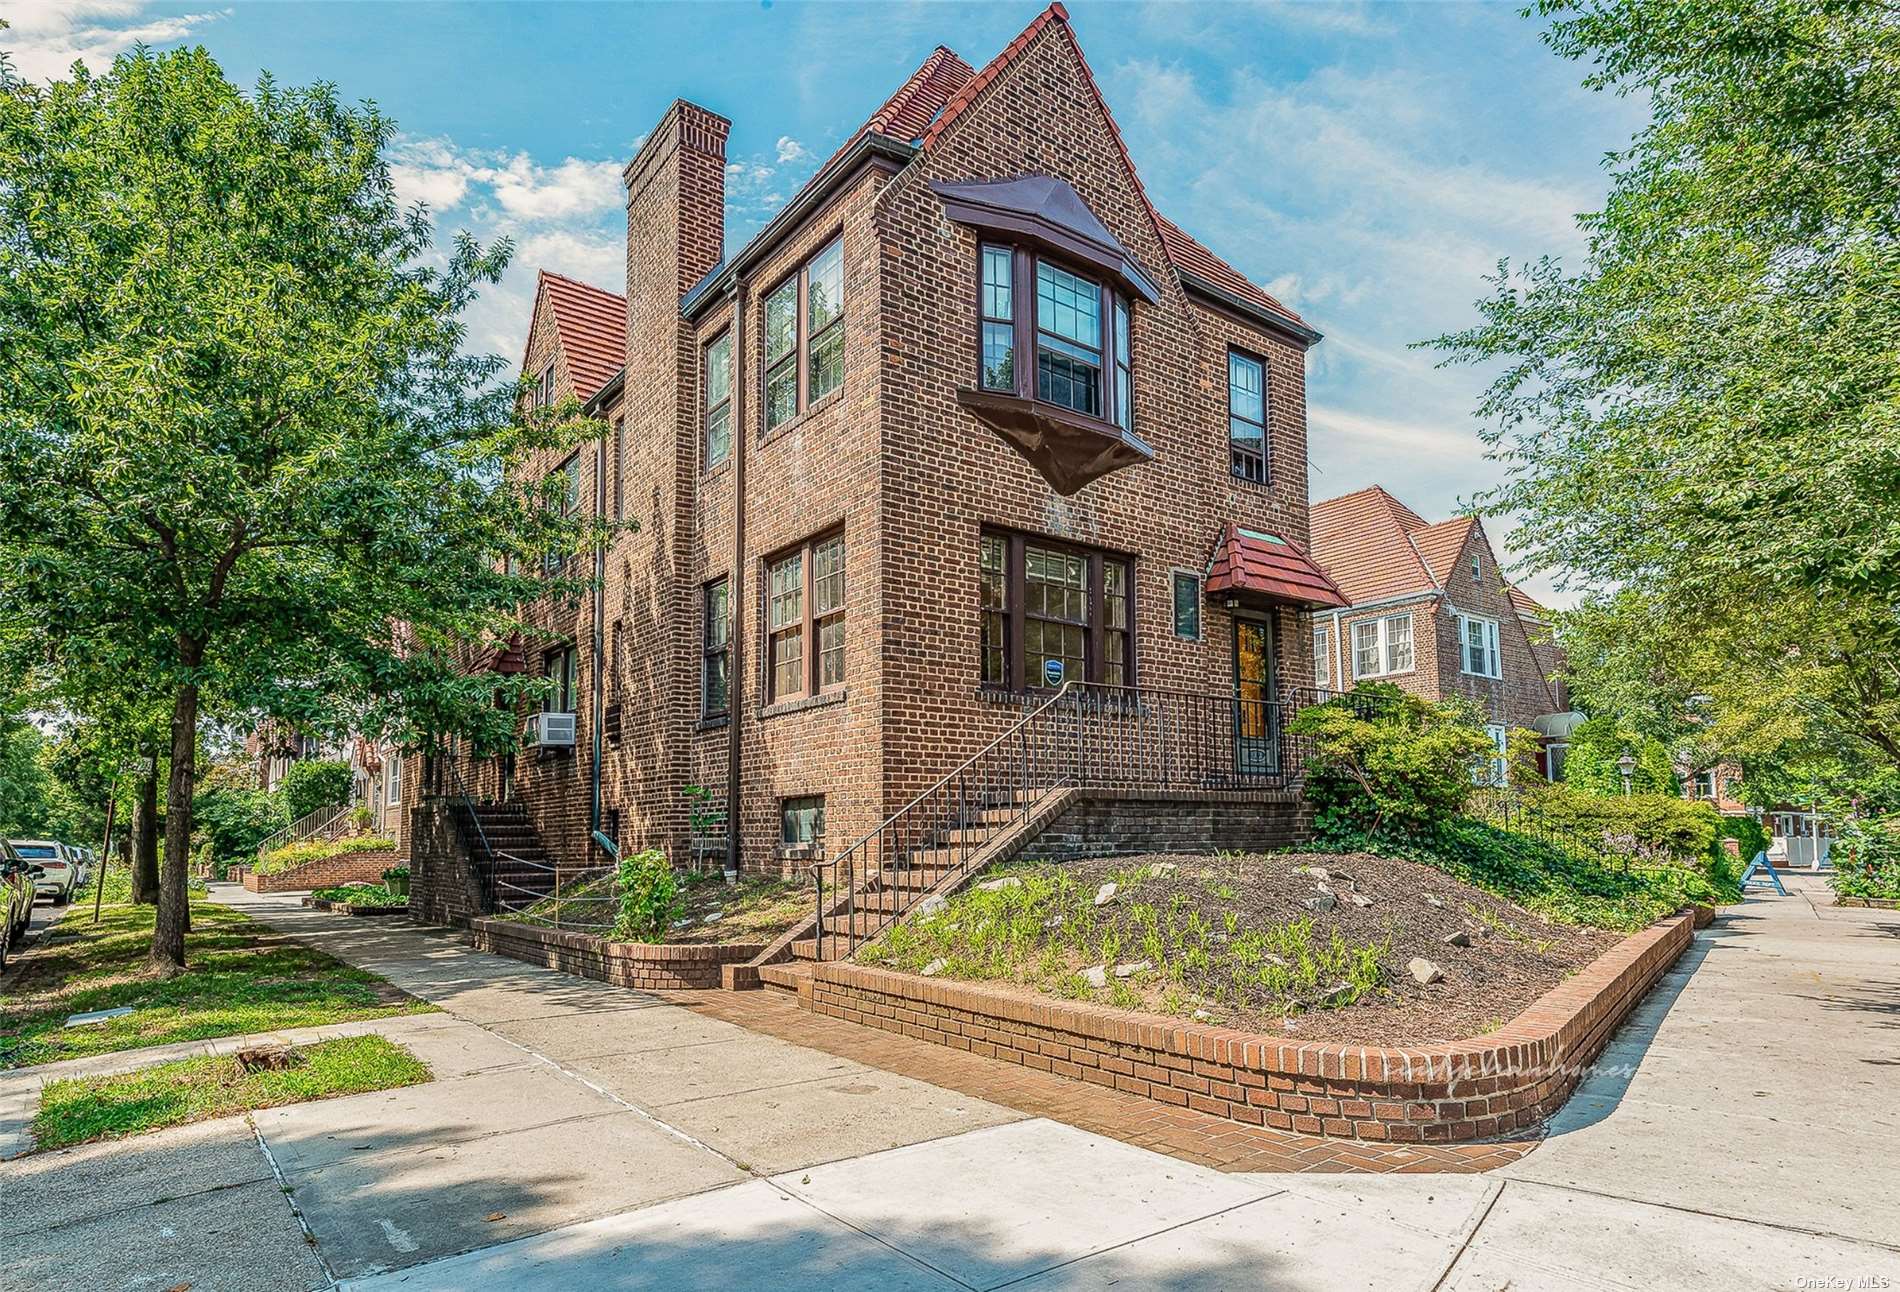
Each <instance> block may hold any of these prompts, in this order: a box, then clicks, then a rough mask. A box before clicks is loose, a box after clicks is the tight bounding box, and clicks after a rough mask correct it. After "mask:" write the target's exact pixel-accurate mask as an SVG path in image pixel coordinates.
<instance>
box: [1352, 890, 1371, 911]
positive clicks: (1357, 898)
mask: <svg viewBox="0 0 1900 1292" xmlns="http://www.w3.org/2000/svg"><path fill="white" fill-rule="evenodd" d="M1346 900H1347V901H1349V902H1351V903H1352V904H1353V905H1354V906H1357V907H1359V908H1360V909H1361V910H1364V909H1365V908H1366V907H1368V906H1370V905H1372V899H1371V898H1370V897H1367V896H1366V895H1365V894H1364V893H1347V894H1346Z"/></svg>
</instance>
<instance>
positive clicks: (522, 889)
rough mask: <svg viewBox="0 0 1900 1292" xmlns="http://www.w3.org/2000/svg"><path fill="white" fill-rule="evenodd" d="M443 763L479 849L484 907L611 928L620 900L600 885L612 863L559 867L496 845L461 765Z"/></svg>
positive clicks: (557, 923)
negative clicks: (463, 774)
mask: <svg viewBox="0 0 1900 1292" xmlns="http://www.w3.org/2000/svg"><path fill="white" fill-rule="evenodd" d="M442 761H443V762H444V763H446V764H447V766H448V769H449V775H450V776H451V777H452V778H453V779H454V782H455V792H454V794H453V795H452V797H453V798H454V799H455V800H456V808H457V812H458V815H459V816H460V818H461V820H462V822H463V828H464V829H465V830H472V831H473V832H474V842H476V843H478V844H479V845H480V847H481V856H480V858H478V859H477V865H476V868H475V869H476V874H477V876H478V878H479V879H480V881H481V886H482V908H483V910H485V911H487V912H489V913H491V914H495V913H502V914H506V915H508V916H510V917H512V918H515V919H520V920H525V921H527V922H529V923H533V924H542V925H546V926H547V927H549V928H554V929H573V930H576V931H582V932H589V933H599V932H604V931H607V930H611V929H612V928H613V926H614V924H615V922H616V916H617V915H618V912H617V910H616V909H615V907H616V905H617V900H618V899H617V898H616V897H615V896H614V894H613V893H612V892H611V891H610V890H607V889H606V888H605V887H604V884H605V881H606V880H608V879H609V878H610V877H611V876H612V874H613V871H612V869H611V868H610V867H603V866H563V865H560V864H558V863H555V862H545V861H537V860H535V859H534V858H532V857H524V856H522V855H521V854H519V853H516V852H510V851H508V850H507V849H505V848H499V847H497V846H496V845H495V841H494V840H493V839H492V838H490V837H489V834H488V831H487V829H486V828H485V827H484V826H483V825H482V815H481V813H480V811H478V810H477V808H476V805H475V800H474V797H473V796H472V795H471V794H470V793H469V789H468V783H467V782H466V781H465V780H463V779H462V769H461V768H460V767H459V766H458V765H457V764H456V760H455V759H453V758H444V759H443V760H442Z"/></svg>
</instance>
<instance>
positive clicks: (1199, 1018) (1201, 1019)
mask: <svg viewBox="0 0 1900 1292" xmlns="http://www.w3.org/2000/svg"><path fill="white" fill-rule="evenodd" d="M1212 1017H1214V1016H1213V1015H1212V1014H1210V1013H1208V1012H1207V1011H1206V1010H1204V1009H1197V1010H1195V1011H1194V1021H1195V1022H1197V1023H1205V1022H1206V1021H1207V1020H1208V1019H1210V1018H1212Z"/></svg>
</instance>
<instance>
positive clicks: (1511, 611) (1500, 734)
mask: <svg viewBox="0 0 1900 1292" xmlns="http://www.w3.org/2000/svg"><path fill="white" fill-rule="evenodd" d="M1312 553H1313V558H1314V559H1315V560H1316V561H1317V562H1318V563H1319V565H1320V567H1321V568H1322V569H1323V570H1325V571H1326V573H1327V574H1328V575H1329V576H1330V577H1331V578H1332V580H1333V582H1334V583H1335V584H1336V585H1338V587H1339V590H1340V592H1341V593H1342V594H1344V596H1345V598H1346V601H1347V603H1348V604H1346V605H1344V606H1340V607H1335V608H1333V609H1331V610H1327V611H1324V612H1320V613H1315V614H1313V615H1312V616H1310V618H1309V623H1308V627H1309V630H1310V632H1311V636H1312V649H1313V653H1314V657H1315V672H1316V678H1317V681H1318V683H1319V685H1321V686H1330V687H1336V688H1339V689H1342V690H1343V689H1346V688H1349V687H1351V686H1353V685H1355V684H1356V683H1359V682H1363V681H1368V680H1373V679H1377V680H1381V681H1387V682H1391V683H1394V684H1395V685H1397V686H1399V687H1402V688H1403V689H1405V690H1407V691H1410V692H1412V693H1413V694H1415V695H1420V696H1423V697H1425V698H1426V699H1429V700H1442V699H1445V698H1446V697H1448V696H1453V695H1462V696H1466V697H1469V698H1470V699H1473V700H1476V701H1477V702H1478V703H1479V704H1480V705H1481V706H1483V708H1484V711H1485V715H1486V719H1487V728H1488V730H1489V731H1490V733H1491V735H1492V738H1493V740H1494V741H1496V742H1498V745H1499V749H1500V751H1501V750H1502V748H1503V741H1504V735H1505V733H1506V732H1507V731H1509V730H1511V729H1512V728H1517V727H1523V728H1528V729H1530V730H1533V731H1536V732H1538V733H1539V734H1540V735H1542V736H1544V737H1545V738H1546V739H1545V741H1544V748H1543V749H1542V750H1541V751H1540V755H1539V757H1540V760H1541V764H1542V766H1543V769H1544V772H1545V774H1546V775H1547V776H1550V777H1551V779H1553V780H1555V779H1558V778H1559V777H1561V775H1562V770H1563V766H1562V765H1563V750H1564V748H1565V746H1564V742H1563V737H1564V736H1566V735H1568V734H1569V731H1570V730H1571V727H1572V725H1574V720H1575V717H1576V715H1573V714H1571V713H1570V712H1569V708H1570V706H1569V697H1568V695H1567V694H1566V691H1565V687H1564V683H1563V678H1562V674H1563V667H1564V659H1563V652H1562V651H1561V649H1560V648H1559V647H1558V645H1557V643H1556V641H1555V639H1554V638H1553V637H1552V634H1551V631H1550V625H1549V622H1548V618H1547V615H1546V613H1545V611H1544V609H1543V607H1542V606H1540V605H1538V604H1537V602H1536V601H1535V600H1534V599H1532V598H1531V596H1530V595H1529V594H1528V593H1526V592H1525V591H1524V590H1523V589H1522V588H1519V587H1517V586H1516V585H1515V584H1513V583H1512V582H1511V581H1510V580H1509V579H1507V578H1506V577H1505V576H1504V571H1503V568H1502V567H1501V566H1500V565H1499V564H1498V559H1497V554H1496V553H1495V552H1494V551H1493V550H1492V547H1491V540H1490V538H1489V537H1488V536H1487V535H1486V533H1485V529H1484V522H1483V521H1482V520H1481V519H1479V518H1478V517H1476V516H1455V517H1453V518H1452V519H1450V520H1442V521H1438V522H1437V523H1435V524H1427V523H1426V521H1425V520H1424V518H1423V517H1421V516H1420V515H1419V514H1418V513H1417V512H1415V511H1413V510H1412V509H1411V508H1410V507H1407V506H1406V505H1405V504H1404V503H1402V502H1400V501H1399V500H1398V499H1397V498H1395V497H1393V496H1392V495H1391V494H1390V493H1388V492H1387V491H1386V490H1385V489H1384V488H1382V487H1380V486H1378V485H1374V486H1372V487H1370V488H1367V489H1361V490H1359V491H1358V492H1356V493H1349V494H1346V495H1344V496H1343V497H1339V498H1328V499H1326V500H1324V501H1322V502H1316V503H1314V504H1313V508H1312ZM1492 773H1493V775H1494V776H1501V775H1502V763H1501V762H1498V763H1494V764H1493V768H1492Z"/></svg>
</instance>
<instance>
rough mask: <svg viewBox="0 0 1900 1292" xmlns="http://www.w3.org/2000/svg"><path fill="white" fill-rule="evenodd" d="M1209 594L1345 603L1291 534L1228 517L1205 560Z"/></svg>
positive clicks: (1317, 603) (1312, 603)
mask: <svg viewBox="0 0 1900 1292" xmlns="http://www.w3.org/2000/svg"><path fill="white" fill-rule="evenodd" d="M1207 591H1208V594H1209V595H1210V596H1223V597H1240V598H1243V599H1247V598H1252V599H1256V600H1264V601H1290V602H1292V603H1293V604H1295V605H1301V606H1333V607H1343V606H1345V605H1347V604H1349V603H1348V602H1347V600H1346V598H1345V597H1344V596H1343V595H1342V594H1341V593H1340V591H1339V589H1338V587H1336V586H1335V585H1334V583H1333V581H1332V580H1331V579H1329V578H1327V577H1326V571H1324V570H1322V569H1320V568H1319V566H1317V565H1315V564H1314V563H1313V558H1312V557H1310V556H1308V555H1307V554H1306V552H1305V551H1304V550H1303V549H1302V548H1301V547H1300V545H1299V544H1298V543H1295V542H1294V541H1293V540H1292V539H1288V538H1282V537H1280V536H1279V535H1278V534H1270V533H1267V532H1266V531H1264V530H1258V529H1242V528H1241V527H1240V526H1239V525H1236V524H1232V523H1230V524H1229V525H1228V526H1227V528H1226V529H1224V530H1222V531H1221V536H1220V540H1219V541H1218V542H1217V543H1216V544H1215V545H1214V556H1213V559H1212V560H1210V561H1209V562H1208V565H1207Z"/></svg>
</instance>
